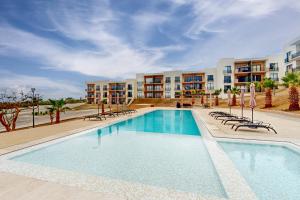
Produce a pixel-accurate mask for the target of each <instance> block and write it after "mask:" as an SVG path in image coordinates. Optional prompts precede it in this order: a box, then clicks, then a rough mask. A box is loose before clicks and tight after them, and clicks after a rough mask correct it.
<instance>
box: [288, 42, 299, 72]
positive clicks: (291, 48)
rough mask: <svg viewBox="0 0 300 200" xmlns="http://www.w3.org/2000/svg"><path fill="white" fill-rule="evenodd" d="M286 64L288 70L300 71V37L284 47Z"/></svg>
mask: <svg viewBox="0 0 300 200" xmlns="http://www.w3.org/2000/svg"><path fill="white" fill-rule="evenodd" d="M284 65H285V70H286V72H295V71H300V37H299V38H297V39H295V40H294V41H292V42H290V43H289V44H288V45H287V46H286V47H285V48H284Z"/></svg>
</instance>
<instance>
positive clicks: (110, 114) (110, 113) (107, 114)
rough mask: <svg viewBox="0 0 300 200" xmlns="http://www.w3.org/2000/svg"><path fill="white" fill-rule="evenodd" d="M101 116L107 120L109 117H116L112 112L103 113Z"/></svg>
mask: <svg viewBox="0 0 300 200" xmlns="http://www.w3.org/2000/svg"><path fill="white" fill-rule="evenodd" d="M100 116H102V117H104V118H105V119H106V116H109V117H115V116H116V115H115V113H114V112H112V111H106V112H102V113H100Z"/></svg>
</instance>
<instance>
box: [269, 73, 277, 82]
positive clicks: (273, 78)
mask: <svg viewBox="0 0 300 200" xmlns="http://www.w3.org/2000/svg"><path fill="white" fill-rule="evenodd" d="M270 78H271V79H272V80H273V81H279V78H278V73H270Z"/></svg>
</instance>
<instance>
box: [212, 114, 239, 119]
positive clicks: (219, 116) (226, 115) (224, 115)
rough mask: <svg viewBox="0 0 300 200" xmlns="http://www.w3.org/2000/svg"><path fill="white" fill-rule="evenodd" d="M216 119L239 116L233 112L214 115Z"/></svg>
mask: <svg viewBox="0 0 300 200" xmlns="http://www.w3.org/2000/svg"><path fill="white" fill-rule="evenodd" d="M213 117H214V118H215V119H216V120H223V118H238V116H236V115H232V114H227V113H225V114H218V115H214V116H213Z"/></svg>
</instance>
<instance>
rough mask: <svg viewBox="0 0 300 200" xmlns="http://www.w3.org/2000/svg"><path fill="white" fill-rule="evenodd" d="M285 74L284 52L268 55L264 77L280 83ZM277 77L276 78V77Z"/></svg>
mask: <svg viewBox="0 0 300 200" xmlns="http://www.w3.org/2000/svg"><path fill="white" fill-rule="evenodd" d="M284 75H285V64H284V54H283V53H280V54H277V55H273V56H269V57H268V58H267V61H266V77H268V78H271V79H272V80H274V81H277V82H279V83H281V82H282V81H281V79H282V77H284ZM276 77H277V78H276Z"/></svg>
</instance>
